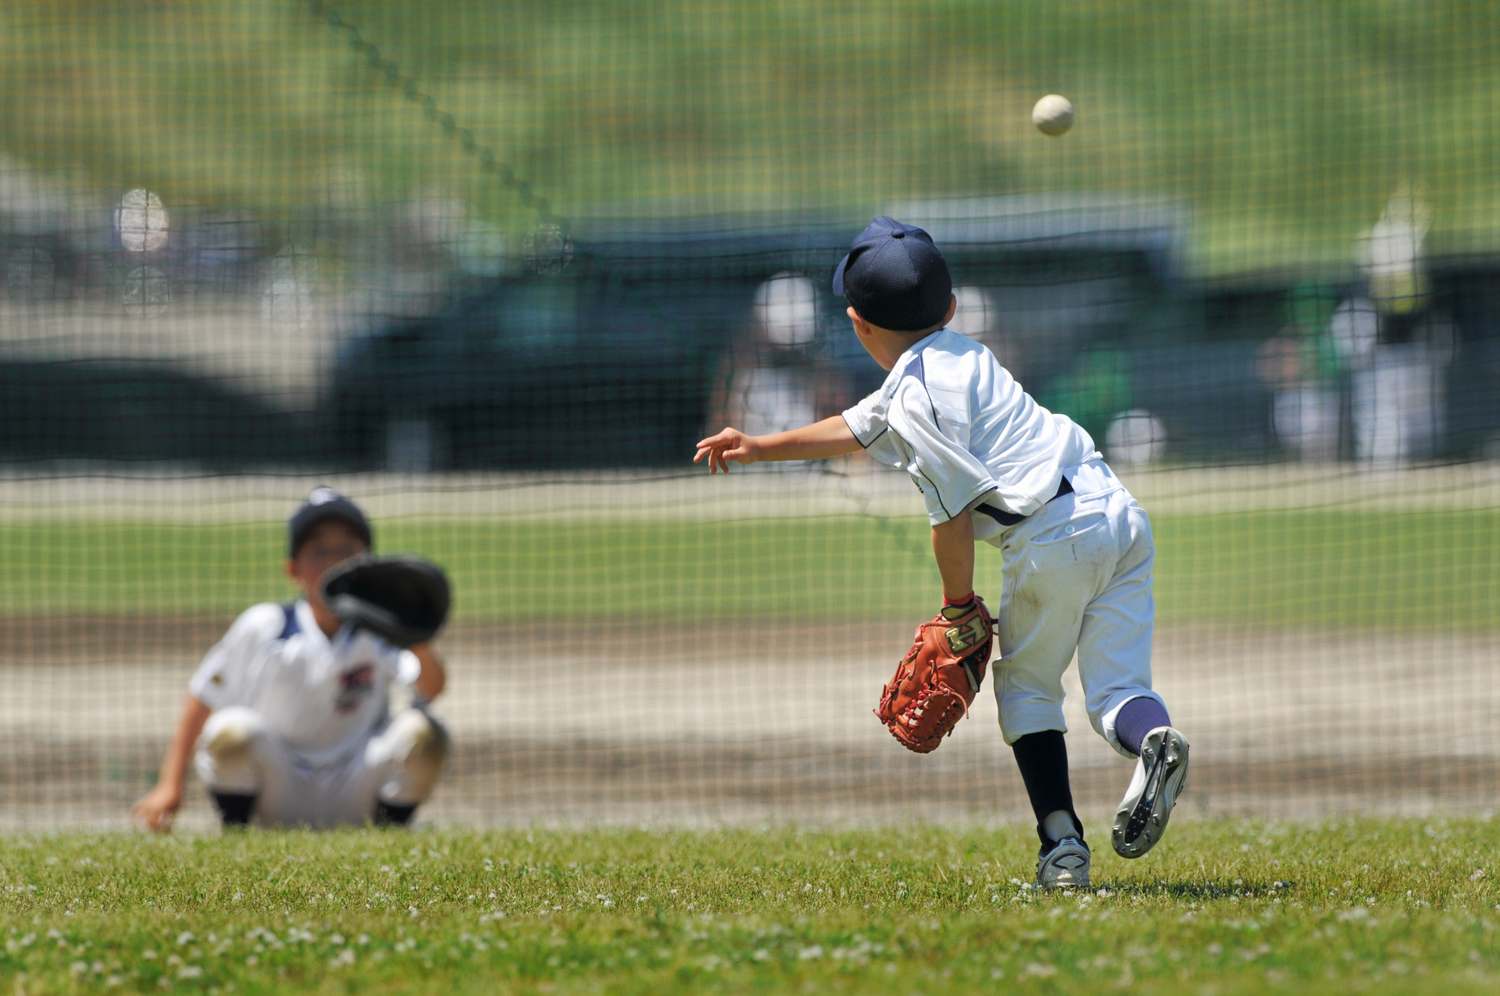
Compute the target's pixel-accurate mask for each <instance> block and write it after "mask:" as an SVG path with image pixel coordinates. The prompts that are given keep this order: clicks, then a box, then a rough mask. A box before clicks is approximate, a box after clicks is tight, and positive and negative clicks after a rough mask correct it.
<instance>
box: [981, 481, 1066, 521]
mask: <svg viewBox="0 0 1500 996" xmlns="http://www.w3.org/2000/svg"><path fill="white" fill-rule="evenodd" d="M1072 493H1073V485H1071V484H1069V483H1068V479H1067V478H1066V477H1064V478H1063V479H1062V483H1060V484H1058V486H1057V491H1056V493H1055V494H1053V495H1052V497H1051V498H1048V499H1047V501H1052V500H1053V499H1055V498H1061V497H1062V496H1063V495H1068V494H1072ZM978 510H979V511H981V512H983V513H984V514H985V515H988V516H989V517H990V518H992V519H994V520H995V521H996V522H998V523H1000V524H1001V525H1002V526H1013V525H1015V524H1016V523H1017V522H1020V521H1022V520H1023V519H1025V518H1026V516H1024V515H1021V514H1019V513H1017V512H1007V511H1005V510H1003V509H999V508H996V507H995V506H993V505H980V506H979V509H978Z"/></svg>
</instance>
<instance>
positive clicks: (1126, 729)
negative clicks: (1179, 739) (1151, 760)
mask: <svg viewBox="0 0 1500 996" xmlns="http://www.w3.org/2000/svg"><path fill="white" fill-rule="evenodd" d="M1171 725H1172V721H1171V720H1170V719H1168V718H1167V710H1166V707H1165V706H1163V705H1162V704H1161V703H1160V702H1158V701H1156V700H1155V699H1149V698H1138V699H1131V700H1130V701H1129V702H1127V703H1125V704H1124V705H1123V706H1121V707H1120V711H1119V712H1118V713H1116V714H1115V736H1117V737H1119V738H1120V746H1121V747H1124V748H1125V749H1126V750H1128V751H1130V753H1132V754H1139V753H1140V752H1141V741H1142V740H1145V739H1146V734H1148V733H1150V732H1151V731H1152V730H1154V729H1156V728H1157V727H1158V726H1171Z"/></svg>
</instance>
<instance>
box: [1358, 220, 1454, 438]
mask: <svg viewBox="0 0 1500 996" xmlns="http://www.w3.org/2000/svg"><path fill="white" fill-rule="evenodd" d="M1428 219H1429V212H1428V210H1427V208H1426V206H1425V205H1424V204H1423V203H1422V202H1421V200H1420V199H1419V198H1418V197H1417V196H1416V195H1415V194H1413V193H1411V192H1409V191H1402V192H1398V193H1397V194H1396V195H1395V196H1394V197H1392V198H1391V200H1390V203H1389V204H1387V205H1386V208H1385V212H1384V213H1383V214H1382V215H1381V217H1380V220H1379V221H1377V222H1376V223H1375V225H1374V227H1373V228H1371V230H1370V232H1369V233H1368V234H1367V235H1365V236H1364V237H1363V238H1362V239H1361V246H1360V251H1361V262H1362V264H1363V267H1364V272H1365V280H1366V294H1355V295H1353V296H1351V297H1350V298H1349V299H1348V300H1346V301H1345V302H1344V303H1343V304H1341V305H1339V307H1338V309H1337V310H1336V311H1335V312H1334V315H1333V319H1332V321H1331V323H1330V332H1331V334H1332V336H1333V340H1334V342H1335V344H1336V345H1337V347H1338V350H1339V352H1340V354H1341V355H1342V357H1343V358H1344V361H1345V362H1346V363H1347V364H1348V366H1349V369H1350V371H1351V374H1350V394H1351V397H1350V401H1351V415H1352V418H1353V423H1354V455H1355V458H1356V459H1358V460H1359V461H1360V462H1362V463H1368V464H1372V465H1375V466H1401V465H1405V464H1408V463H1411V462H1413V461H1417V460H1425V459H1430V458H1432V457H1433V456H1435V455H1436V454H1437V450H1438V445H1439V442H1440V440H1441V438H1442V434H1443V427H1444V421H1445V412H1444V408H1445V390H1444V383H1443V381H1444V377H1445V369H1446V367H1447V365H1448V361H1449V360H1450V359H1451V358H1452V351H1453V330H1452V326H1451V324H1450V323H1449V322H1448V321H1447V319H1446V318H1445V317H1444V316H1442V315H1439V314H1437V313H1436V312H1435V311H1434V309H1433V308H1432V301H1431V297H1430V295H1429V293H1428V286H1427V274H1426V270H1425V267H1424V265H1423V260H1422V242H1423V239H1424V237H1425V236H1426V234H1427V223H1428Z"/></svg>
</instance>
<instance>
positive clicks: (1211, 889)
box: [1101, 881, 1297, 900]
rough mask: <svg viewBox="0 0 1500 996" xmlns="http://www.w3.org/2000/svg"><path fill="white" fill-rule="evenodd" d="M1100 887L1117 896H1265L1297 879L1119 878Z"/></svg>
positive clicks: (1285, 890)
mask: <svg viewBox="0 0 1500 996" xmlns="http://www.w3.org/2000/svg"><path fill="white" fill-rule="evenodd" d="M1101 887H1102V888H1106V889H1108V890H1109V891H1110V892H1111V893H1113V894H1115V895H1117V896H1140V897H1142V898H1147V897H1150V898H1163V899H1201V900H1207V899H1233V898H1239V899H1265V898H1269V897H1271V896H1285V895H1288V894H1290V893H1292V892H1294V891H1296V887H1297V883H1295V882H1287V881H1280V882H1279V884H1278V883H1277V882H1244V881H1242V882H1239V883H1238V884H1236V883H1234V882H1215V881H1193V882H1183V881H1179V882H1167V881H1158V882H1120V883H1118V884H1110V883H1106V884H1104V885H1103V886H1101Z"/></svg>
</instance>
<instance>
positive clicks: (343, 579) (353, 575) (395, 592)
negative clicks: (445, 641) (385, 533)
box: [322, 556, 451, 647]
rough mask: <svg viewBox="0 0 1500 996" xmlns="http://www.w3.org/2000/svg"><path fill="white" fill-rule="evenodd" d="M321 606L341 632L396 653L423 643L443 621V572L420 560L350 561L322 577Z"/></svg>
mask: <svg viewBox="0 0 1500 996" xmlns="http://www.w3.org/2000/svg"><path fill="white" fill-rule="evenodd" d="M322 587H323V601H324V603H326V604H327V606H328V608H329V609H331V610H332V611H333V614H334V615H336V616H338V617H339V619H340V621H342V622H343V623H344V624H345V625H346V626H353V627H357V628H360V629H367V630H370V631H371V632H373V633H376V634H378V635H379V636H381V637H382V638H384V639H385V640H386V641H387V642H389V643H392V644H394V645H396V646H398V647H410V646H411V645H412V644H415V643H426V642H427V641H428V640H430V639H432V638H433V636H435V635H436V634H437V631H438V630H440V629H442V627H443V623H444V622H445V621H446V620H447V618H448V607H449V605H450V604H451V596H450V594H449V590H448V578H447V576H446V575H445V574H444V573H443V569H442V568H441V567H439V566H438V565H436V564H433V563H430V562H428V561H426V560H423V559H422V558H420V557H369V556H365V557H355V558H353V559H351V560H346V561H344V562H343V563H342V564H339V565H337V566H336V567H333V568H331V569H330V570H329V571H328V573H327V574H325V575H324V576H323V586H322Z"/></svg>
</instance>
